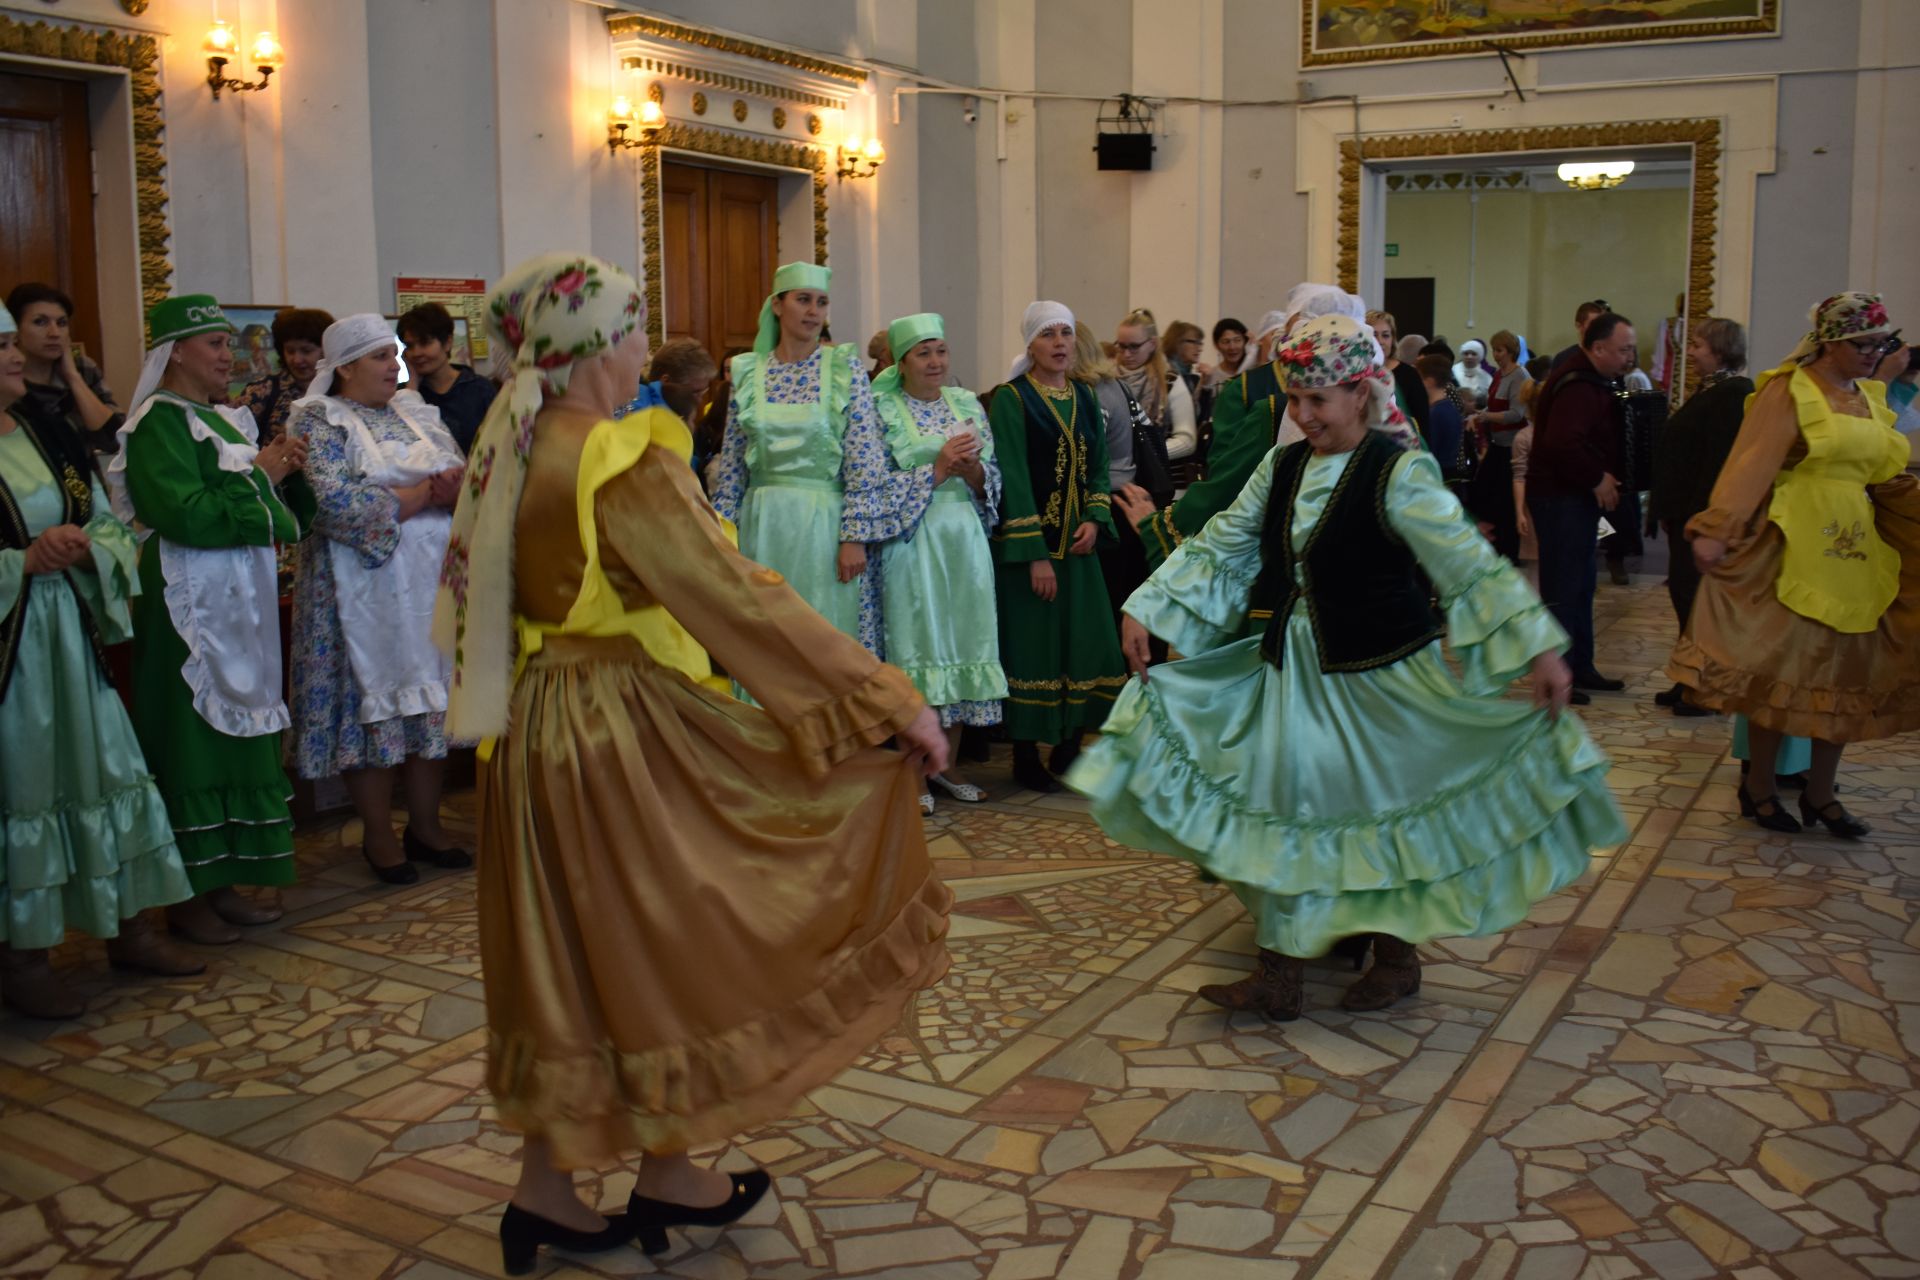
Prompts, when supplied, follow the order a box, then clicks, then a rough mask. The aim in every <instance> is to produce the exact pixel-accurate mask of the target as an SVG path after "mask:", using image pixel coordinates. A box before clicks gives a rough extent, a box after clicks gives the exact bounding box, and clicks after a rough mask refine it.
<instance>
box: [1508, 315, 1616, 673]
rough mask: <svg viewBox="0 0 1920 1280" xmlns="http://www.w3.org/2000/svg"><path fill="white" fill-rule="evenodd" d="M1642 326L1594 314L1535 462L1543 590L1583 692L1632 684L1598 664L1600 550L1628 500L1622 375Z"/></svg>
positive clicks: (1550, 396)
mask: <svg viewBox="0 0 1920 1280" xmlns="http://www.w3.org/2000/svg"><path fill="white" fill-rule="evenodd" d="M1633 345H1634V337H1633V325H1632V324H1631V323H1629V322H1628V320H1627V318H1626V317H1625V316H1621V315H1616V314H1614V313H1613V312H1611V311H1605V312H1602V313H1600V314H1599V315H1597V316H1594V317H1593V318H1592V319H1590V320H1588V321H1587V327H1586V329H1585V330H1584V331H1583V332H1582V334H1581V339H1580V347H1579V349H1578V350H1576V351H1574V352H1573V353H1572V354H1570V355H1568V356H1567V357H1566V358H1565V359H1564V360H1560V361H1558V362H1557V363H1556V364H1555V366H1554V369H1553V372H1552V373H1550V374H1548V375H1547V385H1546V387H1545V388H1544V389H1543V390H1542V391H1541V399H1540V410H1539V420H1538V422H1537V423H1536V424H1535V426H1534V441H1533V457H1532V461H1531V462H1530V463H1529V464H1528V468H1527V507H1528V510H1529V511H1530V512H1531V513H1532V515H1533V528H1534V534H1535V536H1536V537H1537V538H1538V539H1539V541H1540V595H1541V598H1542V599H1544V600H1545V601H1546V603H1547V607H1548V608H1549V609H1551V610H1552V611H1553V616H1554V617H1555V618H1556V619H1557V620H1558V621H1559V623H1560V625H1561V626H1562V627H1564V628H1566V631H1567V634H1568V635H1569V636H1570V637H1572V647H1571V648H1570V649H1569V650H1568V651H1567V665H1568V666H1570V667H1572V668H1573V684H1574V687H1575V688H1576V689H1591V690H1599V691H1601V692H1608V693H1611V692H1614V691H1617V690H1619V689H1621V688H1624V687H1625V686H1624V685H1623V684H1622V682H1621V681H1619V680H1611V679H1608V678H1607V677H1606V676H1603V675H1601V674H1600V673H1599V672H1598V671H1596V670H1595V669H1594V665H1593V593H1594V587H1595V579H1596V575H1595V569H1594V550H1595V546H1596V544H1597V542H1598V539H1599V529H1600V517H1601V513H1602V512H1610V511H1613V510H1614V509H1615V508H1616V507H1618V506H1619V504H1620V484H1621V481H1622V479H1623V478H1624V477H1625V476H1626V474H1627V459H1626V431H1625V423H1624V422H1623V421H1622V420H1621V409H1620V400H1619V397H1618V396H1617V395H1616V394H1615V391H1614V379H1616V378H1618V377H1620V375H1622V374H1624V373H1625V372H1626V371H1627V368H1628V366H1629V365H1630V364H1631V362H1632V360H1633Z"/></svg>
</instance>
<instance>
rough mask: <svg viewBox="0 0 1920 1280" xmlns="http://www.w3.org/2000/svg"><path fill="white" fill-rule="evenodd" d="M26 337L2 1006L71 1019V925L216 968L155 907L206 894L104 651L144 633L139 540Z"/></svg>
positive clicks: (121, 948) (2, 362)
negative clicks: (177, 838)
mask: <svg viewBox="0 0 1920 1280" xmlns="http://www.w3.org/2000/svg"><path fill="white" fill-rule="evenodd" d="M17 341H18V339H17V336H16V334H15V331H14V325H13V318H12V316H10V315H9V314H8V313H7V311H6V309H5V308H0V1000H3V1001H4V1002H5V1004H6V1007H7V1008H9V1009H12V1010H13V1011H14V1012H16V1013H21V1014H25V1015H26V1016H28V1017H32V1018H52V1019H64V1018H75V1017H78V1016H79V1015H80V1013H81V1012H82V1010H83V1009H84V1007H85V1005H84V1002H83V1001H82V1000H81V999H80V997H79V996H78V995H77V994H76V993H75V992H74V991H73V990H72V989H71V988H69V987H68V986H67V985H66V984H65V983H64V982H62V981H61V980H60V979H59V978H58V977H56V976H55V975H54V973H53V969H52V966H51V965H50V964H49V963H48V955H49V952H50V951H51V950H52V948H54V947H56V946H58V945H60V942H61V940H62V939H64V938H65V937H66V936H67V931H68V930H69V929H78V930H81V931H82V932H85V933H88V934H91V935H93V936H94V937H96V938H105V939H107V956H108V959H109V960H111V961H112V963H113V966H114V967H115V968H116V969H126V970H132V971H134V972H139V973H150V974H157V975H161V976H165V977H182V976H185V975H187V974H194V973H199V972H200V971H201V970H202V969H204V968H205V967H206V966H205V965H203V964H202V963H201V962H200V961H199V960H198V959H197V958H195V957H194V956H191V955H188V954H186V953H185V952H183V951H181V950H180V949H179V948H178V947H175V946H174V945H172V944H171V943H169V942H168V941H167V939H166V937H165V936H164V935H162V934H161V933H160V932H159V931H158V930H157V929H155V928H154V927H153V923H152V921H151V920H150V919H149V918H148V917H147V916H145V915H143V914H141V913H142V912H143V911H145V910H146V909H147V908H148V907H157V906H163V905H165V904H167V903H172V902H178V901H180V900H181V899H182V898H185V897H186V896H187V895H188V894H189V893H191V892H192V890H191V889H189V888H188V887H187V877H186V873H185V872H184V871H183V870H181V867H180V851H179V850H178V849H176V848H175V847H174V843H173V831H172V829H171V828H170V827H169V826H168V825H167V808H166V805H165V804H164V803H162V801H161V799H160V794H159V792H157V791H155V790H154V786H153V778H152V776H151V775H150V774H149V773H148V772H147V762H146V760H145V759H144V758H142V756H141V754H140V744H139V743H138V742H137V741H136V740H135V739H134V736H133V726H132V725H131V724H130V723H128V721H127V709H126V708H125V707H124V706H122V705H121V704H120V695H119V694H117V693H115V692H114V689H113V684H112V682H111V681H109V680H108V678H107V672H106V663H105V660H104V655H103V646H105V645H108V644H115V643H118V642H120V641H122V640H125V639H127V638H128V636H130V635H131V634H132V625H131V617H130V615H129V613H128V609H127V603H128V600H129V599H130V598H131V596H132V595H133V592H134V591H135V590H136V586H135V579H134V572H133V558H134V542H133V534H132V532H131V531H130V530H129V529H128V528H127V527H126V526H125V525H123V524H121V523H120V522H119V521H118V520H116V519H114V517H113V513H112V511H111V510H109V509H108V506H107V498H106V494H105V493H103V492H102V491H101V488H100V481H99V479H98V478H97V477H96V476H95V474H94V470H93V458H92V455H91V452H90V451H89V450H88V448H87V445H86V442H85V441H84V440H83V439H82V438H81V436H80V434H79V432H77V431H75V430H74V429H73V428H72V426H71V425H70V424H69V423H68V422H67V421H66V420H65V419H63V418H59V417H55V416H53V415H32V416H30V415H31V414H32V411H31V410H30V409H26V408H24V407H23V402H24V398H25V396H26V394H27V382H26V376H25V369H26V362H25V359H24V358H23V356H22V354H21V352H20V349H19V347H18V345H17Z"/></svg>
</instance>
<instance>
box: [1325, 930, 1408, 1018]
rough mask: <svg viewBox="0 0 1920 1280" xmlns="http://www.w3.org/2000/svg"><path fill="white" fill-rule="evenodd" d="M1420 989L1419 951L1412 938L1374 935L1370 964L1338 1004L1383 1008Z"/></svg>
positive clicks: (1352, 1007) (1363, 1010)
mask: <svg viewBox="0 0 1920 1280" xmlns="http://www.w3.org/2000/svg"><path fill="white" fill-rule="evenodd" d="M1419 990H1420V953H1419V952H1418V951H1416V950H1414V946H1413V944H1412V943H1411V942H1402V941H1400V939H1398V938H1390V937H1388V936H1387V935H1386V934H1384V933H1376V934H1374V935H1373V967H1372V968H1371V969H1368V970H1367V971H1366V972H1365V973H1364V974H1362V975H1361V976H1360V980H1359V981H1358V982H1356V983H1354V984H1353V985H1352V986H1350V987H1348V988H1347V994H1346V995H1344V996H1342V997H1341V998H1340V1007H1341V1008H1342V1009H1346V1010H1348V1011H1350V1012H1353V1013H1367V1012H1369V1011H1371V1010H1374V1009H1384V1008H1386V1007H1387V1006H1388V1005H1390V1004H1393V1003H1394V1002H1395V1001H1397V1000H1400V999H1402V998H1403V997H1406V996H1410V995H1413V994H1414V993H1416V992H1417V991H1419Z"/></svg>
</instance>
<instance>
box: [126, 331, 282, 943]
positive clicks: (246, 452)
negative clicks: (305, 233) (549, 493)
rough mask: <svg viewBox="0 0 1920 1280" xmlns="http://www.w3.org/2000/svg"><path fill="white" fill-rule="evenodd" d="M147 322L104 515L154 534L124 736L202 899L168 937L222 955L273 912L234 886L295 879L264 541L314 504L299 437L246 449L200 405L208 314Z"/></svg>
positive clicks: (272, 590)
mask: <svg viewBox="0 0 1920 1280" xmlns="http://www.w3.org/2000/svg"><path fill="white" fill-rule="evenodd" d="M147 325H148V331H149V333H150V334H151V337H152V341H153V343H154V346H153V348H152V350H151V351H149V352H148V355H147V365H146V369H145V371H144V372H143V373H142V375H141V379H140V389H139V391H138V392H137V393H136V395H135V399H134V405H135V408H134V410H133V413H132V414H131V415H129V417H128V419H127V422H126V425H124V426H123V427H121V428H120V442H121V444H120V452H119V453H118V454H116V455H115V456H114V460H113V462H112V464H110V466H109V468H108V473H107V479H108V482H109V484H110V486H111V488H112V490H113V505H114V511H115V513H116V514H118V515H119V516H120V517H121V518H122V519H123V520H126V521H127V522H128V523H133V522H136V521H137V522H138V524H139V526H140V527H141V528H142V529H143V531H144V532H145V533H147V534H148V535H150V536H147V538H146V541H145V542H144V543H143V544H142V546H141V549H140V596H139V599H138V601H137V602H136V604H135V608H134V639H133V724H134V728H135V729H136V730H137V731H138V733H139V735H140V745H141V746H142V747H143V748H144V749H145V751H146V755H147V761H148V763H149V764H150V765H151V766H152V768H153V773H154V777H155V778H156V779H157V780H158V782H159V784H160V794H161V795H162V796H164V797H166V801H167V812H168V813H169V814H170V815H171V818H172V822H173V834H174V839H175V840H176V841H178V842H179V845H180V857H181V860H182V861H183V862H185V864H186V868H187V877H188V879H189V880H191V881H192V882H193V889H194V893H195V894H196V895H198V896H197V897H196V898H195V899H194V900H193V901H192V902H191V903H187V904H183V906H180V907H175V908H174V909H173V910H172V911H171V912H169V919H170V921H171V922H172V925H173V928H174V931H175V932H176V933H179V934H181V935H182V936H184V937H186V938H188V939H189V940H191V941H194V942H202V943H225V942H234V941H237V940H238V939H239V936H240V935H239V934H238V933H237V932H236V931H235V930H234V929H233V927H232V926H234V925H236V924H263V923H266V922H267V921H270V920H273V919H277V918H278V917H279V914H280V913H279V910H278V908H277V907H276V906H274V905H272V904H270V903H266V902H257V901H252V900H249V899H248V898H246V897H243V896H242V895H240V894H239V893H237V892H235V886H238V885H287V884H292V883H293V876H294V867H293V814H292V812H291V810H290V809H289V808H288V807H287V805H288V801H289V800H291V799H292V788H291V787H289V786H288V784H287V775H286V773H285V771H284V770H282V768H281V767H280V734H281V731H282V730H284V729H286V728H287V726H288V724H289V723H290V717H289V714H288V711H287V704H286V701H285V698H284V689H285V681H284V677H283V676H282V672H281V659H280V621H279V617H280V615H279V604H280V602H279V585H278V579H277V574H276V571H275V567H274V566H275V558H274V544H275V543H276V542H297V541H299V540H300V538H302V537H303V536H305V534H306V531H307V528H308V526H309V525H310V524H311V523H312V520H313V516H314V510H315V503H314V497H313V491H312V489H310V488H309V487H308V485H307V483H306V480H305V478H304V477H302V476H301V475H299V474H298V472H299V468H300V467H301V466H302V465H303V464H304V462H305V459H306V444H305V443H304V442H303V441H300V440H295V439H293V438H292V437H289V436H282V437H280V438H279V439H277V440H274V441H272V442H271V443H269V444H267V445H265V446H263V447H256V446H255V444H254V443H253V441H254V438H255V437H254V430H253V422H252V419H251V417H250V416H249V415H248V414H247V412H246V410H244V409H229V408H215V407H214V405H213V403H212V400H213V397H214V396H215V395H217V394H219V393H220V392H221V390H222V389H223V388H225V387H226V385H227V380H228V377H229V375H230V373H231V372H232V367H233V353H232V351H231V350H230V349H229V347H228V342H229V340H230V339H231V337H232V334H233V326H232V325H231V324H229V323H228V322H227V319H226V317H225V316H224V315H222V314H221V312H220V306H219V304H218V303H217V302H215V301H214V300H213V299H212V298H211V297H208V296H206V295H188V296H185V297H179V298H170V299H168V300H167V301H166V302H163V303H159V304H157V305H156V306H154V307H153V309H152V310H151V311H149V312H148V313H147Z"/></svg>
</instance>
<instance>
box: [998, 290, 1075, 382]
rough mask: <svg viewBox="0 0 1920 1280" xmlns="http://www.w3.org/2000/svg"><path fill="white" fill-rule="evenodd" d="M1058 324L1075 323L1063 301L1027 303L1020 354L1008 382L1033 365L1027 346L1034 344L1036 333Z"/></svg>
mask: <svg viewBox="0 0 1920 1280" xmlns="http://www.w3.org/2000/svg"><path fill="white" fill-rule="evenodd" d="M1056 324H1064V325H1067V326H1068V327H1069V328H1071V327H1072V325H1073V312H1071V311H1069V310H1067V308H1066V306H1065V305H1064V304H1063V303H1058V302H1047V301H1044V300H1043V301H1040V302H1029V303H1028V304H1027V310H1026V313H1025V314H1024V315H1022V316H1021V317H1020V354H1019V355H1017V356H1015V357H1014V358H1013V368H1011V369H1010V370H1008V371H1007V381H1008V382H1012V381H1013V380H1014V379H1015V378H1017V377H1019V376H1020V375H1021V374H1023V373H1025V372H1026V371H1027V370H1028V369H1031V368H1032V367H1033V361H1032V359H1031V358H1029V357H1028V355H1027V348H1028V347H1030V346H1032V345H1033V338H1034V335H1035V334H1037V333H1039V332H1040V331H1041V330H1042V329H1045V328H1048V327H1049V326H1051V325H1056Z"/></svg>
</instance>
